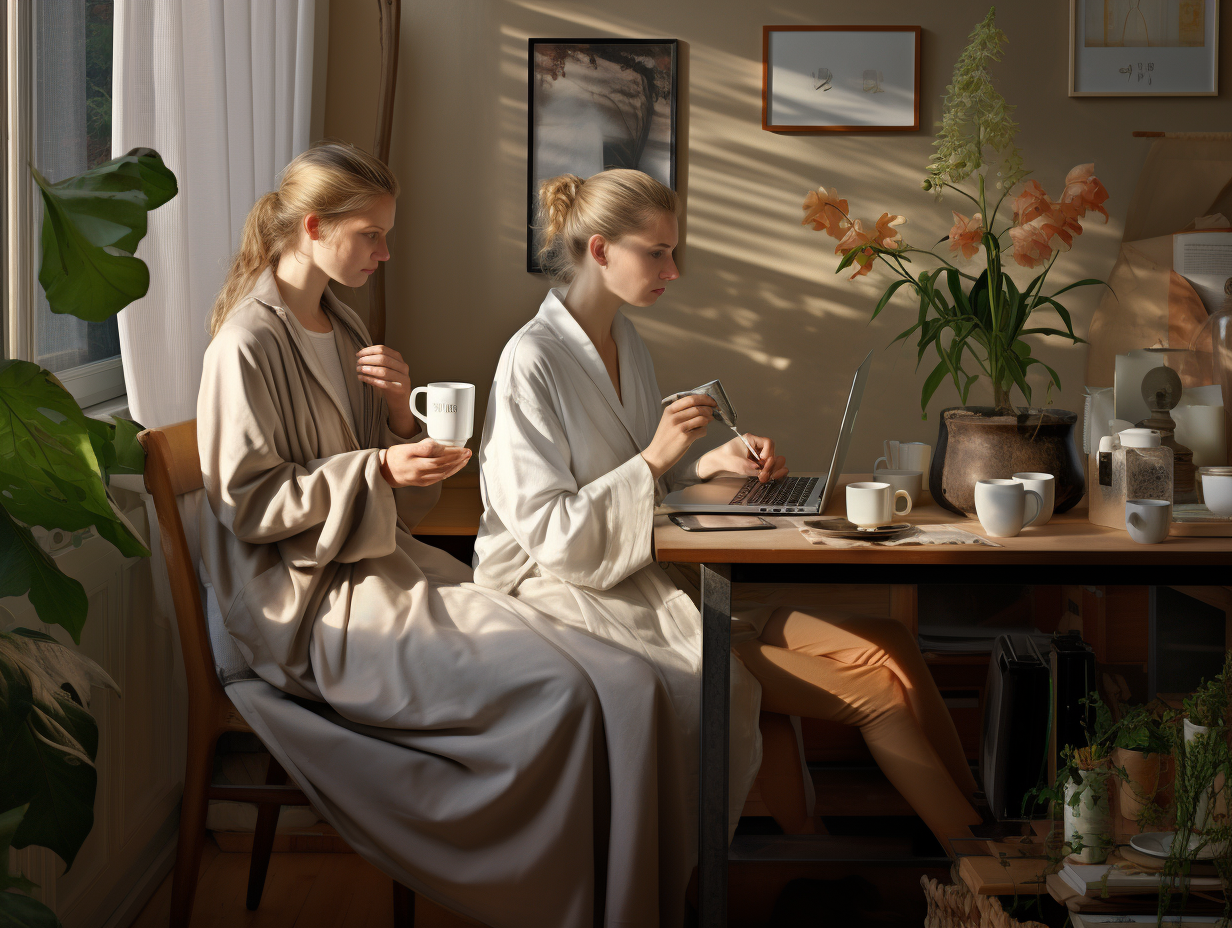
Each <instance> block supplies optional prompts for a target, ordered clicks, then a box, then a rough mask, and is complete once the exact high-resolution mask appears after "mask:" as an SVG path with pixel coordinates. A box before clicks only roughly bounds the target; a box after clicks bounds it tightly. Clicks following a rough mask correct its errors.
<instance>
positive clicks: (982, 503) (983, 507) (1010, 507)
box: [975, 480, 1044, 538]
mask: <svg viewBox="0 0 1232 928" xmlns="http://www.w3.org/2000/svg"><path fill="white" fill-rule="evenodd" d="M1043 509H1044V498H1043V497H1042V496H1040V495H1039V494H1038V493H1036V492H1035V491H1034V490H1028V489H1027V488H1026V487H1024V486H1023V485H1022V484H1021V483H1020V482H1019V481H1017V480H977V481H976V482H975V514H976V516H977V517H978V518H979V520H980V525H982V526H984V531H986V532H987V533H988V534H989V535H992V536H993V537H994V538H1013V537H1014V536H1015V535H1017V534H1018V533H1019V532H1021V531H1022V530H1023V529H1024V528H1026V527H1027V526H1028V525H1030V524H1031V523H1032V522H1034V521H1035V520H1036V519H1038V518H1039V515H1040V513H1041V512H1042V511H1043Z"/></svg>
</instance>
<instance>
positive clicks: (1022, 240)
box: [1010, 222, 1052, 267]
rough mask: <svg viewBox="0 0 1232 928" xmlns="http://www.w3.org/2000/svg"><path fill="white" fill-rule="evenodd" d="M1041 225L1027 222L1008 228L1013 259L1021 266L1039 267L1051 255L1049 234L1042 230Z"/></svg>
mask: <svg viewBox="0 0 1232 928" xmlns="http://www.w3.org/2000/svg"><path fill="white" fill-rule="evenodd" d="M1042 225H1043V224H1042V223H1040V222H1028V223H1027V224H1025V225H1019V226H1012V227H1011V228H1010V238H1011V239H1012V240H1013V242H1014V260H1015V261H1017V262H1018V263H1019V264H1021V265H1022V266H1023V267H1039V266H1040V265H1041V264H1043V263H1044V262H1046V261H1047V260H1048V259H1049V258H1051V257H1052V246H1051V244H1050V239H1051V236H1050V235H1049V234H1048V233H1046V232H1044V231H1043V228H1042Z"/></svg>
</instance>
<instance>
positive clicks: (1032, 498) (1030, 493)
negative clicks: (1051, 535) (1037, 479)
mask: <svg viewBox="0 0 1232 928" xmlns="http://www.w3.org/2000/svg"><path fill="white" fill-rule="evenodd" d="M1023 493H1024V494H1025V496H1026V497H1027V501H1028V502H1034V503H1035V512H1033V513H1032V514H1031V518H1029V519H1023V522H1022V527H1023V528H1026V527H1027V526H1028V525H1030V524H1031V523H1032V522H1034V521H1035V520H1036V519H1038V518H1039V517H1040V513H1041V512H1043V511H1044V497H1042V496H1040V495H1039V493H1038V492H1036V491H1035V490H1028V489H1026V488H1025V487H1024V488H1023Z"/></svg>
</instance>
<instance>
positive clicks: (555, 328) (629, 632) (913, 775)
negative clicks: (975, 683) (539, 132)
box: [475, 170, 980, 849]
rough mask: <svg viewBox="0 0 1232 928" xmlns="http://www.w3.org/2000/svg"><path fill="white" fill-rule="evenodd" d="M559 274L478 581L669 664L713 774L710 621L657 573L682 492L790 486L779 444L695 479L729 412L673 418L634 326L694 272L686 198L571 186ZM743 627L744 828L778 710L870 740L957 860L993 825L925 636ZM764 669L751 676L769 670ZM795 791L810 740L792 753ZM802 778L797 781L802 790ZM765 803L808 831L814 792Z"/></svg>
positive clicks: (522, 341) (486, 518) (498, 406)
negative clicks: (684, 222) (665, 520)
mask: <svg viewBox="0 0 1232 928" xmlns="http://www.w3.org/2000/svg"><path fill="white" fill-rule="evenodd" d="M540 207H541V217H542V231H543V235H544V250H543V251H542V252H541V255H540V259H541V262H542V263H543V264H544V267H545V268H546V269H547V270H548V271H549V273H551V274H552V275H553V276H555V277H557V278H558V279H563V280H566V281H569V282H570V286H569V289H568V291H567V292H562V291H560V290H552V291H550V292H549V293H548V295H547V297H546V299H544V301H543V305H542V306H541V307H540V309H539V313H538V315H536V316H535V317H534V319H532V320H531V321H530V322H528V323H527V324H526V325H525V326H523V327H522V329H521V330H520V331H518V332H517V333H516V334H515V335H514V336H513V338H511V339H510V340H509V343H508V344H507V345H506V346H505V350H504V352H503V353H502V355H501V359H500V362H499V365H498V367H497V372H496V377H495V380H494V382H493V385H492V392H491V395H490V397H489V400H488V409H487V415H486V421H485V424H484V432H483V439H482V443H481V445H480V451H479V461H480V475H481V487H482V490H483V502H484V514H483V519H482V522H481V526H480V531H479V537H478V539H477V542H476V546H475V580H476V582H478V583H481V584H485V585H488V586H491V587H492V588H493V589H496V590H500V591H501V592H509V593H513V595H515V596H516V597H518V599H520V600H521V601H523V602H526V603H530V604H533V605H535V606H537V607H539V608H542V609H545V610H547V611H550V612H551V613H552V614H553V615H555V616H558V617H561V618H564V619H565V620H566V621H572V622H573V623H575V624H576V625H578V626H579V627H582V628H585V629H587V630H588V631H591V632H593V633H595V634H597V635H601V636H603V637H606V638H609V639H611V640H613V641H617V642H620V643H622V644H625V645H627V646H628V647H630V648H635V649H638V650H640V652H641V653H642V654H644V655H645V656H646V657H647V658H649V659H650V660H651V661H653V662H654V663H655V664H656V666H657V667H658V668H659V669H660V672H661V674H662V675H663V677H664V679H665V682H666V683H667V685H668V690H669V692H670V693H671V695H672V698H673V700H674V701H675V705H676V711H677V714H678V716H679V717H680V722H681V726H682V727H683V728H685V729H686V730H687V731H688V733H689V735H688V736H689V738H690V744H689V747H690V748H691V749H692V750H691V756H692V757H693V758H694V760H693V762H692V763H691V764H690V773H693V772H694V771H695V769H696V761H695V758H696V748H695V739H696V733H697V728H698V717H697V716H698V706H697V701H698V693H699V690H700V686H699V682H700V681H699V679H698V676H699V673H700V658H699V651H700V637H701V617H700V614H699V612H698V609H697V606H696V599H697V590H696V586H695V581H693V582H691V581H692V578H689V577H687V576H685V575H684V574H683V573H682V572H681V571H680V570H678V569H677V568H674V567H673V568H671V570H670V571H669V570H666V569H664V566H662V565H658V564H656V563H655V562H654V553H653V547H652V520H653V513H654V507H655V505H656V503H657V502H658V501H659V500H660V499H662V496H663V495H664V493H665V492H666V491H668V490H671V489H675V488H677V487H679V486H681V485H683V484H685V483H686V482H689V481H696V480H698V479H708V478H709V477H712V476H716V475H718V474H720V473H735V474H738V475H747V476H754V475H756V476H757V477H758V479H760V480H762V481H766V480H770V479H776V478H778V477H781V476H783V475H785V474H786V473H787V467H786V462H785V461H784V459H783V458H782V457H781V456H778V455H776V454H775V452H774V443H773V442H771V441H770V440H768V439H766V438H762V437H758V436H752V435H749V436H746V439H747V440H748V441H749V442H750V444H751V445H752V447H753V448H754V449H755V451H756V452H757V454H758V460H756V461H754V460H752V459H751V458H750V457H749V455H748V454H747V451H746V448H745V446H744V444H743V443H742V442H741V441H740V440H739V439H733V440H732V441H730V442H727V443H725V444H724V445H721V446H719V447H718V448H716V449H714V450H713V451H710V452H708V453H707V454H706V455H704V456H702V457H701V458H700V459H699V460H697V461H696V462H695V463H694V464H692V465H691V466H690V465H682V464H681V463H680V462H681V459H682V457H683V456H684V454H685V452H686V450H687V449H688V447H689V445H690V444H691V443H692V442H693V441H695V440H696V439H697V438H699V437H700V436H701V435H702V434H703V433H704V431H705V428H706V426H707V424H708V423H709V422H710V420H711V410H712V409H713V407H714V401H713V400H712V399H710V398H709V397H698V396H688V397H685V398H683V399H681V400H678V401H677V402H675V403H673V404H672V405H670V406H668V407H667V409H665V410H660V402H659V397H660V396H661V393H660V391H659V386H658V383H657V381H656V378H655V373H654V366H653V364H652V363H651V359H650V353H649V351H648V350H647V348H646V345H645V343H644V342H643V341H642V340H641V338H640V337H639V336H638V334H637V332H636V330H635V329H634V326H633V324H632V323H631V322H630V321H629V320H628V318H626V317H625V316H624V315H623V314H622V313H621V312H620V307H621V306H623V305H625V304H626V303H631V304H633V305H637V306H649V305H652V304H653V303H654V302H655V301H657V300H658V298H659V296H661V295H662V293H663V292H664V290H665V289H666V287H667V285H668V284H669V283H670V282H671V281H672V280H674V279H675V278H676V277H677V276H678V274H677V272H676V267H675V264H674V262H673V260H672V249H674V248H675V246H676V242H677V236H678V230H677V221H676V197H675V194H674V193H673V192H672V191H671V190H669V189H668V188H667V187H665V186H663V185H662V184H659V183H658V182H657V181H654V180H652V179H651V178H649V177H647V176H646V175H645V174H641V173H640V172H636V171H623V170H608V171H603V172H601V173H600V174H597V175H595V176H594V177H591V178H590V179H588V180H586V181H582V180H581V178H578V177H574V176H572V175H565V176H563V177H559V178H554V179H552V180H550V181H546V182H544V184H543V185H542V187H541V189H540ZM734 619H735V622H734V626H733V630H732V640H733V643H734V646H733V651H734V653H735V655H736V656H737V658H738V660H735V661H733V662H732V670H733V681H732V700H731V702H732V709H731V718H732V733H731V739H730V740H731V767H730V769H731V777H730V781H729V782H730V784H731V794H730V797H729V822H730V823H731V824H732V825H733V826H734V823H735V821H736V818H737V817H738V816H739V812H740V809H741V806H742V805H743V801H744V798H745V793H746V792H747V790H748V787H749V786H750V785H751V784H752V782H753V779H754V778H755V777H756V775H757V771H758V766H759V763H760V757H759V752H758V745H757V711H758V686H757V685H756V684H757V683H758V682H759V683H760V689H761V693H760V702H761V707H762V708H764V709H766V710H768V711H770V712H773V713H779V714H782V715H797V716H808V717H813V718H823V719H828V720H833V721H839V722H844V723H847V724H853V725H858V726H859V727H860V729H861V732H862V733H863V735H864V737H865V740H866V742H867V743H868V745H869V748H870V750H871V751H872V753H873V755H874V757H875V758H876V759H877V761H878V763H879V764H880V765H881V767H882V769H883V770H884V771H885V772H886V774H887V775H888V776H889V778H890V779H891V781H892V782H893V783H894V785H895V786H896V787H897V788H898V789H899V791H900V792H901V793H902V794H903V795H904V796H905V797H906V798H907V800H908V801H909V802H911V804H912V806H913V807H914V808H915V809H916V811H917V812H918V813H919V814H920V816H921V817H922V818H923V819H924V820H925V822H926V823H927V824H928V825H929V827H930V828H931V829H932V831H933V833H934V834H935V835H936V837H937V838H938V840H939V842H940V843H941V844H942V846H943V847H945V848H947V849H949V848H950V843H949V842H950V840H951V839H953V838H956V837H963V836H966V835H967V834H969V831H968V828H969V826H970V825H972V824H975V823H977V822H979V821H980V816H979V814H978V813H977V812H976V811H975V809H974V807H973V806H972V804H971V801H970V798H971V795H972V793H973V792H974V790H975V781H974V778H973V777H972V775H971V771H970V768H969V767H968V765H967V762H966V759H965V756H964V752H963V749H962V745H961V743H960V741H959V738H958V733H957V731H956V730H955V728H954V723H953V721H952V719H951V717H950V714H949V711H948V710H947V709H946V707H945V705H944V703H943V701H942V699H941V696H940V694H939V693H938V691H937V687H936V684H935V683H934V682H933V680H932V678H931V675H930V674H929V671H928V668H927V667H926V665H925V664H924V662H923V659H922V658H921V656H920V654H919V650H918V648H917V646H916V643H915V641H914V639H913V638H912V636H911V635H910V634H909V633H908V632H907V631H906V629H905V628H904V627H903V626H902V625H901V624H900V623H897V622H893V621H891V620H888V619H872V618H867V617H857V616H849V615H843V614H841V613H837V612H834V611H829V610H825V609H822V610H817V609H812V610H802V609H798V608H794V607H791V606H787V605H784V604H783V603H782V602H781V601H779V602H776V601H774V600H773V599H771V600H770V601H768V602H765V603H760V604H758V603H751V604H746V605H745V607H744V608H742V609H741V608H737V610H736V615H735V616H734ZM750 672H751V673H750ZM776 740H777V743H778V747H777V748H776V751H775V752H774V753H775V758H774V763H773V768H774V773H775V775H776V779H777V780H780V781H783V782H788V783H790V782H791V777H790V776H789V775H788V771H789V768H790V767H791V766H792V765H793V758H792V757H790V756H787V757H785V756H783V754H784V751H786V752H787V753H794V743H793V742H792V741H790V740H786V741H784V739H776ZM797 779H798V778H797ZM763 799H765V800H766V802H767V805H769V806H770V808H771V810H772V812H774V814H775V818H776V819H778V820H779V821H780V824H782V825H783V826H784V829H785V830H788V831H793V832H808V831H811V830H812V822H811V819H810V818H809V816H808V814H807V809H806V806H805V800H804V793H803V790H802V789H796V790H795V795H781V794H776V792H775V790H771V794H769V795H768V794H767V791H766V790H764V789H763Z"/></svg>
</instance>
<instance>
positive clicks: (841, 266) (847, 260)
mask: <svg viewBox="0 0 1232 928" xmlns="http://www.w3.org/2000/svg"><path fill="white" fill-rule="evenodd" d="M860 251H861V249H859V248H853V249H851V251H849V252H847V254H845V255H843V260H842V261H840V262H839V263H838V267H836V268H835V269H834V273H835V274H841V273H842V272H843V271H845V270H846V269H847V268H849V267H850V266H851V262H852V261H854V260H855V259H856V258H857V257H858V256H859V254H860Z"/></svg>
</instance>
